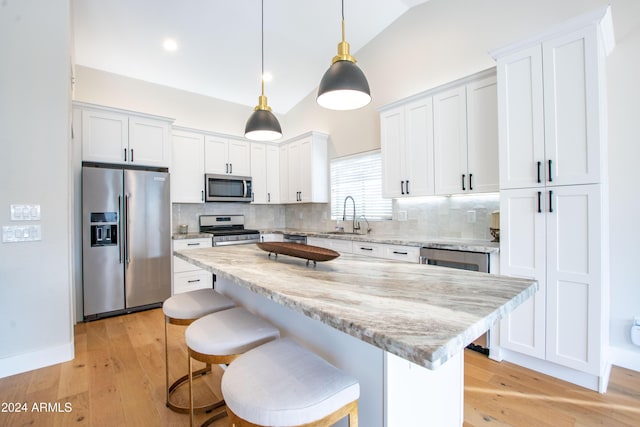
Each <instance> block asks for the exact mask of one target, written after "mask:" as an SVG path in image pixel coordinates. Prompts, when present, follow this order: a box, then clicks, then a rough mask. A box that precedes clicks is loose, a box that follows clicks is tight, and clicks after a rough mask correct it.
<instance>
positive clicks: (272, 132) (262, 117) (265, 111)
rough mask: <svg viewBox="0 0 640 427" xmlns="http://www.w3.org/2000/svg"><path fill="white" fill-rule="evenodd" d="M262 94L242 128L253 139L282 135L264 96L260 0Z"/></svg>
mask: <svg viewBox="0 0 640 427" xmlns="http://www.w3.org/2000/svg"><path fill="white" fill-rule="evenodd" d="M260 80H261V82H262V94H261V95H260V96H259V97H258V105H257V106H256V108H254V110H253V113H252V114H251V116H249V120H247V124H246V125H245V128H244V136H245V137H246V138H248V139H252V140H254V141H272V140H274V139H278V138H280V137H282V129H281V128H280V123H278V119H277V118H276V116H275V115H274V114H273V113H272V112H271V107H269V106H268V105H267V97H266V96H264V0H262V74H261V76H260Z"/></svg>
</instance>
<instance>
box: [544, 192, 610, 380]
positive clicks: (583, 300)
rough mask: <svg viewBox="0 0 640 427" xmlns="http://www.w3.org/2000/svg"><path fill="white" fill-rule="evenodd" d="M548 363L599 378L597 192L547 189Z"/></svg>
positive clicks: (598, 198) (599, 270) (599, 248)
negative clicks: (548, 202)
mask: <svg viewBox="0 0 640 427" xmlns="http://www.w3.org/2000/svg"><path fill="white" fill-rule="evenodd" d="M547 197H548V199H547V200H548V201H550V204H549V205H548V207H547V213H546V217H547V360H550V361H552V362H555V363H558V364H561V365H564V366H568V367H570V368H574V369H578V370H580V371H583V372H588V373H591V374H594V375H600V355H599V352H600V345H601V344H602V342H601V341H602V340H601V334H602V330H601V328H602V326H601V325H603V324H606V323H605V322H603V318H602V317H603V313H602V300H603V297H602V295H601V294H602V280H601V262H600V259H601V242H600V235H601V234H600V233H601V230H600V228H601V214H600V209H601V208H600V186H599V185H576V186H565V187H548V188H547Z"/></svg>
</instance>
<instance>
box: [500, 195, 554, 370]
mask: <svg viewBox="0 0 640 427" xmlns="http://www.w3.org/2000/svg"><path fill="white" fill-rule="evenodd" d="M538 201H540V207H539V205H538ZM543 205H544V198H543V190H542V189H540V191H538V190H537V189H528V188H525V189H516V190H504V191H501V192H500V274H504V275H507V276H515V277H523V278H528V279H535V280H537V281H538V287H539V288H538V292H537V293H536V294H535V296H534V297H533V298H530V299H529V300H527V301H525V302H524V303H523V304H522V305H520V306H519V307H518V308H516V309H515V310H514V311H513V312H512V313H511V314H509V315H508V316H506V317H505V318H504V319H503V320H502V321H501V323H500V346H502V347H504V348H507V349H510V350H514V351H518V352H520V353H524V354H527V355H530V356H534V357H538V358H541V359H544V358H545V310H546V292H545V290H546V289H545V288H546V286H545V276H546V266H545V256H546V254H545V251H546V248H545V244H546V240H545V213H544V211H545V207H544V206H543ZM538 207H539V208H538Z"/></svg>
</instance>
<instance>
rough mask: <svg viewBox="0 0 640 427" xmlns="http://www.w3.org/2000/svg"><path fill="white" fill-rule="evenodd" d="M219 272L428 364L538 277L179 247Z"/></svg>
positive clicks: (531, 289) (530, 288) (248, 249)
mask: <svg viewBox="0 0 640 427" xmlns="http://www.w3.org/2000/svg"><path fill="white" fill-rule="evenodd" d="M174 254H175V255H176V256H178V257H179V258H182V259H184V260H185V261H188V262H190V263H192V264H195V265H197V266H199V267H201V268H204V269H206V270H208V271H210V272H212V273H214V274H216V275H217V276H218V277H222V278H225V279H228V280H230V281H232V282H234V283H235V284H237V285H239V286H242V287H245V288H248V289H249V290H251V291H252V292H254V293H256V294H259V295H263V296H265V297H266V298H269V299H270V300H273V301H275V302H276V303H278V304H281V305H283V306H285V307H289V308H291V309H293V310H295V311H297V312H299V313H302V314H304V315H306V316H307V317H310V318H312V319H315V320H318V321H321V322H323V323H325V324H327V325H329V326H331V327H333V328H335V329H338V330H340V331H342V332H345V333H347V334H349V335H352V336H353V337H356V338H358V339H360V340H362V341H364V342H367V343H370V344H372V345H374V346H377V347H379V348H381V349H383V350H385V351H388V352H390V353H393V354H395V355H397V356H400V357H402V358H404V359H407V360H410V361H412V362H414V363H417V364H418V365H421V366H424V367H426V368H429V369H435V368H437V367H438V366H440V365H441V364H443V363H444V362H445V361H447V360H448V359H449V358H450V357H451V356H453V355H455V354H457V353H459V352H460V351H462V350H463V349H464V348H465V347H466V346H467V345H468V344H469V343H470V342H471V341H473V340H474V339H475V338H476V337H478V336H480V335H481V334H482V333H483V332H485V331H486V330H487V329H489V328H490V327H491V326H493V324H494V323H495V321H496V320H498V319H500V318H502V317H503V316H505V315H506V314H508V313H510V312H511V311H513V310H514V309H515V308H516V307H517V306H518V305H520V304H521V303H522V302H523V301H525V300H527V299H528V298H530V297H531V296H532V295H533V294H534V293H535V292H536V290H537V288H538V285H537V282H536V281H534V280H526V279H517V278H511V277H504V276H496V275H489V274H485V273H477V272H471V271H464V270H455V269H449V268H443V267H436V266H430V265H421V264H413V263H402V262H395V261H386V260H380V259H375V260H372V259H371V258H369V257H363V256H359V255H352V254H344V255H341V256H340V257H339V258H336V259H334V260H332V261H329V262H324V263H318V264H317V266H315V267H314V266H312V265H309V266H306V260H303V259H299V258H293V257H288V256H285V255H280V256H279V257H278V258H277V259H274V257H271V258H269V257H267V253H266V252H264V251H262V250H260V249H259V248H258V247H257V246H256V245H237V246H223V247H214V248H203V249H188V250H181V251H175V252H174Z"/></svg>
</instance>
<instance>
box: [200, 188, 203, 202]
mask: <svg viewBox="0 0 640 427" xmlns="http://www.w3.org/2000/svg"><path fill="white" fill-rule="evenodd" d="M200 197H201V198H202V201H203V202H204V190H200Z"/></svg>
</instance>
